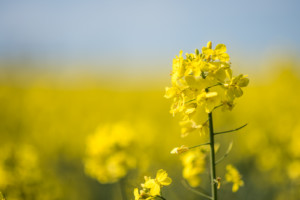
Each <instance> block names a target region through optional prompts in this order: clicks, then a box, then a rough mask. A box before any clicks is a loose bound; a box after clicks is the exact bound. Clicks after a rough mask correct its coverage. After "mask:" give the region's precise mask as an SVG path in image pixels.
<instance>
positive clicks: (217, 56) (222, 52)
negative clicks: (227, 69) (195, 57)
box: [202, 44, 230, 62]
mask: <svg viewBox="0 0 300 200" xmlns="http://www.w3.org/2000/svg"><path fill="white" fill-rule="evenodd" d="M209 47H210V48H209ZM226 51H227V49H226V46H225V45H224V44H218V45H217V46H216V48H215V49H214V50H213V49H211V44H210V46H208V47H203V48H202V53H203V54H205V55H206V56H211V59H213V60H220V61H223V62H225V61H229V59H230V58H229V55H228V54H227V53H226Z"/></svg>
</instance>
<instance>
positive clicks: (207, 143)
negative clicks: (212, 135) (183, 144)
mask: <svg viewBox="0 0 300 200" xmlns="http://www.w3.org/2000/svg"><path fill="white" fill-rule="evenodd" d="M209 144H210V142H206V143H203V144H199V145H196V146H192V147H189V149H193V148H197V147H201V146H204V145H209Z"/></svg>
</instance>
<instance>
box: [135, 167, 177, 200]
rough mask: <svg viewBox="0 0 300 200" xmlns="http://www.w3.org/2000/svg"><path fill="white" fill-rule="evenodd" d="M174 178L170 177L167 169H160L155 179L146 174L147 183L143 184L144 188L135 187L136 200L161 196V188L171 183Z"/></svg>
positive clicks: (146, 199) (147, 199) (148, 199)
mask: <svg viewBox="0 0 300 200" xmlns="http://www.w3.org/2000/svg"><path fill="white" fill-rule="evenodd" d="M171 183H172V179H171V178H170V177H168V174H167V172H166V171H165V170H163V169H160V170H158V171H157V174H156V177H155V179H152V178H151V177H147V176H145V183H143V184H141V186H142V188H143V189H142V190H140V191H139V189H138V188H135V189H134V197H135V200H150V199H155V198H157V197H158V198H161V199H163V198H162V197H161V188H162V187H163V186H167V185H170V184H171Z"/></svg>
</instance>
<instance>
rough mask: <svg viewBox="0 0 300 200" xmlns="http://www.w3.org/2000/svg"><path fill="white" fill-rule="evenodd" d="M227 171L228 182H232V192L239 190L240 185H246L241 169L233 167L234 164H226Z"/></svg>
mask: <svg viewBox="0 0 300 200" xmlns="http://www.w3.org/2000/svg"><path fill="white" fill-rule="evenodd" d="M226 170H227V173H226V175H225V178H226V181H227V182H232V183H233V185H232V192H236V191H238V190H239V188H240V186H244V181H243V180H242V176H241V175H240V173H239V171H238V170H237V169H236V168H235V167H233V166H232V165H227V166H226Z"/></svg>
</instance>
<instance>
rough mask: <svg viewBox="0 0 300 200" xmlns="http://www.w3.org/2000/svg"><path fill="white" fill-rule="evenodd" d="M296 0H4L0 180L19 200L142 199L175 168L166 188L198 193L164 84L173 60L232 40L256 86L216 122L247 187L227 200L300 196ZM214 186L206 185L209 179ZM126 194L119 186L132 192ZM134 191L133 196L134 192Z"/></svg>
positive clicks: (223, 195) (227, 190) (235, 58)
mask: <svg viewBox="0 0 300 200" xmlns="http://www.w3.org/2000/svg"><path fill="white" fill-rule="evenodd" d="M299 6H300V4H299V2H298V1H296V0H294V1H293V0H285V1H283V0H272V1H271V0H265V1H258V0H253V1H233V0H228V1H214V2H210V1H199V0H198V1H196V0H195V1H185V2H183V1H169V0H166V1H156V0H154V1H132V0H129V1H120V0H113V1H92V0H89V1H78V0H73V1H68V0H66V1H34V0H28V1H17V0H10V1H6V0H3V1H1V2H0V152H1V153H0V191H1V192H2V193H3V194H4V196H6V198H7V200H12V199H73V200H76V199H91V200H92V199H104V200H107V199H108V200H110V199H111V200H119V199H124V200H126V199H134V196H133V189H134V188H135V187H139V186H140V183H142V182H143V176H144V175H147V176H152V177H154V176H155V173H156V171H157V170H158V169H161V168H162V169H165V170H167V171H168V173H169V176H170V177H171V178H172V179H173V183H172V184H171V185H170V186H168V187H166V188H165V189H164V190H163V195H164V196H165V197H166V198H167V199H172V200H176V199H191V200H192V199H201V197H199V196H197V195H196V194H194V193H191V192H190V191H189V190H187V189H186V188H185V187H184V186H183V185H182V179H183V178H182V175H181V174H182V168H183V167H182V165H181V161H180V159H179V158H178V156H174V155H170V153H169V152H170V150H171V149H172V148H173V147H176V146H180V145H182V144H185V145H187V146H192V145H196V144H199V143H201V142H203V141H205V137H204V138H203V137H202V138H201V137H200V136H199V135H191V136H189V137H188V138H184V139H182V138H181V137H180V126H179V125H178V122H179V118H177V117H172V115H171V114H170V113H169V108H170V105H171V102H170V101H169V100H167V99H164V97H163V96H164V89H165V87H166V86H170V85H171V81H170V72H171V69H172V59H173V58H174V57H175V55H178V53H179V51H180V50H183V52H191V53H192V52H194V50H195V49H196V48H199V49H201V47H202V46H205V45H206V43H207V41H212V42H213V45H216V44H218V43H223V44H225V45H226V46H227V51H228V53H229V55H230V57H231V62H232V69H233V72H234V74H235V75H238V74H240V73H243V74H248V75H249V79H250V85H249V86H248V87H247V88H246V89H245V90H244V96H243V97H242V98H241V99H238V101H237V106H236V107H235V109H234V110H233V111H232V112H221V111H217V112H216V114H215V115H214V116H215V121H216V122H215V129H216V130H220V131H222V130H228V129H232V128H236V127H239V126H240V125H242V124H245V123H248V126H247V127H245V128H244V129H242V130H241V131H239V132H237V133H234V134H230V135H222V136H220V137H218V138H217V141H218V142H219V143H220V153H219V154H217V156H220V157H221V156H222V151H226V148H227V145H228V144H229V143H230V141H233V150H232V152H231V153H230V156H228V158H226V160H224V161H223V162H222V163H221V164H220V165H218V166H217V173H218V175H219V176H222V174H223V173H224V171H225V166H226V164H227V163H232V164H234V165H235V166H236V167H237V168H238V169H239V171H240V173H241V174H242V176H243V180H244V182H245V185H244V186H243V187H241V189H240V190H239V191H238V192H237V193H232V192H231V187H230V185H224V187H222V188H221V190H220V191H219V193H220V195H219V196H220V199H257V200H262V199H275V200H284V199H291V200H294V199H299V195H300V193H299V191H300V114H299V113H300V106H299V101H300V93H299V84H300V74H299V69H300V64H299V63H300V62H299V52H300V38H299V35H300V27H299V25H297V24H298V19H300V14H299V11H298V8H299ZM202 185H203V187H204V189H206V190H208V191H209V182H208V181H207V180H205V179H204V180H203V183H202ZM122 194H123V195H122ZM125 196H127V198H126V197H125Z"/></svg>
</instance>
